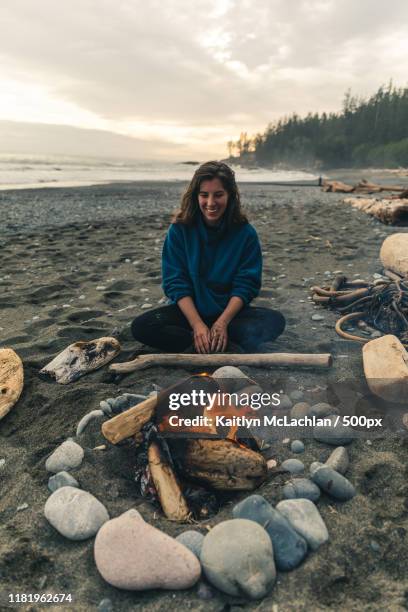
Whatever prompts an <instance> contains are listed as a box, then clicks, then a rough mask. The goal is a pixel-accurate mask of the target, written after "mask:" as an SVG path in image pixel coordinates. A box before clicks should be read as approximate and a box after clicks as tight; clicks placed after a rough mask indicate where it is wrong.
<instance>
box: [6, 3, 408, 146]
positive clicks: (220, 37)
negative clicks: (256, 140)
mask: <svg viewBox="0 0 408 612" xmlns="http://www.w3.org/2000/svg"><path fill="white" fill-rule="evenodd" d="M0 20H1V23H2V26H3V27H2V39H1V43H0V63H1V66H2V73H3V75H4V76H5V78H6V77H7V78H8V79H11V78H13V79H15V80H18V81H19V82H20V83H22V84H24V83H29V84H31V86H32V84H33V82H34V83H36V84H37V86H38V87H43V88H44V89H45V90H46V91H47V92H48V95H49V96H50V97H52V98H53V99H54V100H60V101H61V104H62V103H63V104H65V105H71V107H75V108H77V109H80V110H81V112H82V113H85V114H88V116H89V117H91V116H92V117H94V118H96V119H97V120H96V121H95V122H93V125H92V127H95V125H94V123H95V124H98V121H99V122H100V126H101V127H103V128H106V129H112V130H113V131H118V132H121V133H128V134H130V133H131V134H136V135H137V130H138V129H140V130H142V131H143V126H144V130H145V133H146V129H147V128H149V127H150V130H151V131H152V133H154V134H156V137H157V138H159V137H160V129H161V126H162V127H163V129H165V132H166V138H165V139H168V138H169V139H170V140H171V138H172V137H173V138H174V139H176V140H177V138H179V139H181V140H182V141H183V139H184V142H185V143H186V144H188V143H190V144H191V146H192V147H193V146H196V145H197V143H198V142H199V141H200V138H201V140H202V142H201V144H200V146H202V147H204V148H205V145H206V142H205V141H206V139H211V138H212V137H214V138H215V139H216V142H217V143H220V145H221V142H222V140H223V139H227V138H231V137H236V136H237V135H238V133H239V131H240V130H241V129H246V130H247V131H249V132H254V131H256V130H260V129H263V128H264V127H265V126H266V124H267V123H268V122H269V121H270V120H273V119H275V118H277V117H279V116H281V115H284V114H288V113H291V112H293V111H297V112H299V113H300V114H303V113H306V112H308V111H315V110H318V111H322V110H328V111H332V110H336V109H339V107H340V105H341V100H342V97H343V94H344V92H345V91H346V90H347V89H348V88H349V87H351V88H352V90H353V92H355V93H356V94H359V93H361V94H364V95H366V94H368V93H370V92H372V91H373V90H374V89H376V88H377V87H378V86H379V85H380V84H381V83H384V82H387V81H388V80H389V79H390V78H393V79H394V80H395V81H396V82H397V83H400V84H405V82H404V79H405V78H406V77H405V75H406V56H407V51H408V42H407V39H406V33H405V28H406V26H405V24H406V23H407V21H408V3H407V2H406V1H405V0H389V1H388V2H387V6H386V7H384V3H383V2H382V1H380V0H360V1H359V2H358V3H357V2H355V1H352V0H343V1H342V2H338V1H336V0H257V1H256V2H252V1H250V0H222V1H221V0H206V1H204V0H194V2H188V1H187V0H167V1H166V2H159V1H158V0H149V1H148V2H141V1H140V0H137V1H135V0H116V1H113V0H71V1H70V2H55V0H39V2H35V3H34V2H32V0H3V2H2V3H1V4H0ZM374 66H375V70H373V67H374ZM74 115H75V113H73V115H72V117H74ZM77 115H78V117H79V115H80V112H79V111H78V113H77ZM69 117H70V114H69V113H68V115H67V122H69V120H70V119H69ZM0 118H1V116H0ZM6 118H14V117H10V116H8V117H6ZM15 118H18V117H15ZM72 121H73V122H74V123H75V121H76V120H75V119H72ZM78 121H79V120H78ZM78 121H77V124H78ZM84 121H85V119H84ZM81 125H82V126H84V122H82V123H81ZM132 126H133V127H132ZM172 135H173V136H172ZM194 143H195V144H194ZM208 144H211V143H208ZM197 146H198V145H197Z"/></svg>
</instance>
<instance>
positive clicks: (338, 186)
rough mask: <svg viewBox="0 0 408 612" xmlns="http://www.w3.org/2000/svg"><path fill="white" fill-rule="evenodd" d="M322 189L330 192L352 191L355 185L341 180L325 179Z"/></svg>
mask: <svg viewBox="0 0 408 612" xmlns="http://www.w3.org/2000/svg"><path fill="white" fill-rule="evenodd" d="M322 189H323V191H327V192H330V193H351V192H352V191H354V187H353V185H346V183H342V182H341V181H323V185H322Z"/></svg>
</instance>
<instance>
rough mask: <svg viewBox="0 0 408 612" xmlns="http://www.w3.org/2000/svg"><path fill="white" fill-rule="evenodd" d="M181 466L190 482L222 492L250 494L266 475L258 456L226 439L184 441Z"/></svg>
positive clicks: (262, 461)
mask: <svg viewBox="0 0 408 612" xmlns="http://www.w3.org/2000/svg"><path fill="white" fill-rule="evenodd" d="M180 462H181V465H182V470H183V473H184V474H185V475H186V476H188V477H189V478H195V479H197V480H199V481H201V482H203V483H205V484H207V485H209V486H211V487H212V488H213V489H216V490H224V491H225V490H235V491H252V490H253V489H256V488H257V487H259V485H261V484H262V483H263V482H264V480H265V479H266V475H267V471H268V468H267V465H266V461H265V459H264V458H263V457H262V455H261V454H260V453H258V452H255V451H253V450H251V449H250V448H248V447H246V446H245V445H244V444H239V443H238V442H234V441H233V440H229V439H226V440H187V442H186V444H185V447H184V453H183V456H182V457H181V459H180Z"/></svg>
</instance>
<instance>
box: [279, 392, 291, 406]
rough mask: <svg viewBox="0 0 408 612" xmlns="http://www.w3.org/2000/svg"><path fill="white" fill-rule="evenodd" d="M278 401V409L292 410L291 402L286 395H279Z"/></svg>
mask: <svg viewBox="0 0 408 612" xmlns="http://www.w3.org/2000/svg"><path fill="white" fill-rule="evenodd" d="M279 400H280V402H279V406H278V408H281V410H290V408H292V406H293V402H292V400H291V399H290V397H289V395H286V393H284V394H283V395H281V396H280V398H279Z"/></svg>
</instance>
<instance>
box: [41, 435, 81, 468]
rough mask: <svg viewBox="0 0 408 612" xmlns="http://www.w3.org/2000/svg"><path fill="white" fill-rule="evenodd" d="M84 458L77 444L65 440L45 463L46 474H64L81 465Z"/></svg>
mask: <svg viewBox="0 0 408 612" xmlns="http://www.w3.org/2000/svg"><path fill="white" fill-rule="evenodd" d="M83 458H84V451H83V449H82V447H81V446H79V444H77V443H76V442H74V441H73V440H65V442H63V443H62V444H60V446H58V447H57V448H56V449H55V451H54V452H53V453H52V455H50V456H49V457H48V459H47V461H46V462H45V469H46V470H47V472H54V474H57V473H58V472H66V471H67V470H72V469H74V468H77V467H79V466H80V465H81V463H82V459H83Z"/></svg>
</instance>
